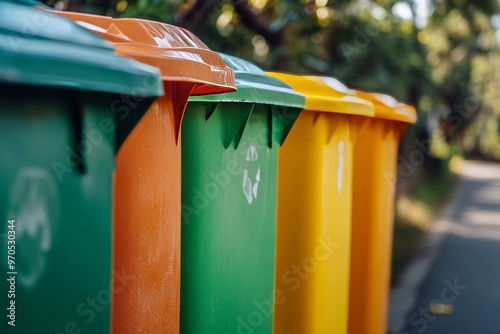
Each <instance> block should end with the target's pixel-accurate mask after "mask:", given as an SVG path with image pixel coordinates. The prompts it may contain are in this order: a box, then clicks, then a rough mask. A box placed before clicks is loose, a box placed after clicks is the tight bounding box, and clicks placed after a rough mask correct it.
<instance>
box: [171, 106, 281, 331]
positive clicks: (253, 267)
mask: <svg viewBox="0 0 500 334" xmlns="http://www.w3.org/2000/svg"><path fill="white" fill-rule="evenodd" d="M215 105H216V104H215V103H196V102H192V103H189V104H188V107H187V109H186V113H185V117H184V120H183V125H182V127H183V128H182V140H183V147H182V152H183V153H182V174H183V176H182V182H183V183H182V189H183V191H182V243H181V244H182V246H181V247H182V266H181V273H182V275H181V296H182V298H181V333H193V334H194V333H196V334H206V333H207V334H208V333H210V334H211V333H213V334H221V333H235V332H237V331H238V330H239V331H243V332H245V331H247V332H248V331H251V332H252V333H271V332H272V322H273V285H274V264H275V237H276V231H275V219H276V177H277V146H278V145H277V143H276V142H270V141H269V139H270V138H271V140H272V138H273V136H272V134H271V133H270V130H269V128H268V126H269V122H268V120H269V118H268V117H269V112H268V108H269V106H265V105H255V107H254V108H253V110H252V105H253V104H251V103H239V104H236V103H234V104H233V103H231V104H229V103H227V104H225V105H229V106H228V107H227V108H226V109H224V108H223V109H222V110H220V109H216V110H215V111H213V110H214V108H215V107H214V106H215ZM235 105H237V106H236V107H235ZM212 111H213V112H212ZM233 130H237V131H235V132H236V134H235V136H232V137H229V138H228V131H233ZM238 134H241V140H238ZM223 143H229V146H228V147H227V148H225V146H224V144H223ZM270 144H271V146H272V147H269V146H270Z"/></svg>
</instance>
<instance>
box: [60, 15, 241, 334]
mask: <svg viewBox="0 0 500 334" xmlns="http://www.w3.org/2000/svg"><path fill="white" fill-rule="evenodd" d="M61 15H65V16H67V17H70V18H72V19H73V20H75V21H76V22H80V23H82V24H83V25H84V26H85V27H86V28H87V29H90V30H92V31H94V32H96V33H97V34H99V35H101V36H102V37H104V38H106V39H108V40H110V41H112V42H113V43H114V45H115V48H116V51H117V53H119V54H121V55H126V56H129V57H132V58H134V59H136V60H139V61H141V62H144V63H147V64H150V65H154V66H157V67H158V68H159V69H160V71H161V76H162V80H163V82H164V90H165V96H164V97H162V98H160V99H158V100H157V101H156V102H155V104H154V105H153V106H152V107H151V109H150V110H149V111H148V112H147V113H146V115H145V116H144V118H143V119H142V120H141V122H140V123H139V124H138V126H137V127H136V129H135V130H134V131H133V132H132V133H131V135H130V136H129V138H128V139H127V140H126V142H125V143H124V145H123V147H122V148H121V149H120V151H119V152H118V154H117V157H116V175H115V192H114V194H115V209H114V264H113V268H114V270H115V271H117V272H121V271H124V272H126V273H127V274H128V275H129V276H130V278H129V280H128V284H127V286H124V287H123V288H122V289H121V291H118V290H117V293H115V294H114V295H113V298H114V299H113V304H112V313H113V318H112V321H113V326H112V329H113V333H119V334H122V333H133V334H136V333H172V334H174V333H175V334H177V333H178V332H179V318H180V315H179V310H180V287H179V284H180V261H181V260H180V240H181V236H180V232H181V226H180V224H181V145H180V142H179V131H180V124H181V120H182V118H183V114H184V108H185V106H186V103H187V100H188V97H189V96H190V95H200V94H209V93H221V92H230V91H234V90H235V87H234V85H235V83H234V72H233V70H231V69H230V68H229V67H227V66H226V64H225V63H224V61H223V60H222V58H221V56H219V55H218V54H217V53H215V52H212V51H210V50H209V49H208V48H207V47H206V45H205V44H203V42H201V41H200V40H199V39H198V38H197V37H196V36H194V35H193V34H191V33H190V32H189V31H186V30H184V29H182V28H178V27H175V26H171V25H167V24H163V23H158V22H151V21H145V20H137V19H112V18H110V17H104V16H95V15H83V14H78V13H67V12H64V13H61Z"/></svg>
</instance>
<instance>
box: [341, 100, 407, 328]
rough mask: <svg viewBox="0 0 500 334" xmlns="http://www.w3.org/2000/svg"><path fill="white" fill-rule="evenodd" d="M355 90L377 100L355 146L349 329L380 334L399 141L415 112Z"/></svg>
mask: <svg viewBox="0 0 500 334" xmlns="http://www.w3.org/2000/svg"><path fill="white" fill-rule="evenodd" d="M356 95H357V96H359V97H361V98H363V99H366V100H369V101H372V102H373V104H374V105H375V117H374V118H365V119H364V120H363V122H362V124H361V126H360V127H359V129H358V135H357V142H356V147H355V148H354V160H355V164H354V171H353V204H352V239H351V243H352V244H351V276H350V277H351V287H350V297H349V333H352V334H382V333H386V332H387V317H388V314H387V312H388V299H389V285H390V275H391V250H392V232H393V218H394V217H393V216H394V188H395V181H396V179H397V177H396V164H397V152H398V143H399V139H400V138H401V135H402V133H403V131H404V130H405V128H406V126H407V125H408V124H409V123H415V121H416V113H415V109H414V108H413V107H412V106H409V105H406V104H403V103H399V102H398V101H396V100H395V99H394V98H393V97H391V96H387V95H382V94H375V93H365V92H359V91H357V92H356Z"/></svg>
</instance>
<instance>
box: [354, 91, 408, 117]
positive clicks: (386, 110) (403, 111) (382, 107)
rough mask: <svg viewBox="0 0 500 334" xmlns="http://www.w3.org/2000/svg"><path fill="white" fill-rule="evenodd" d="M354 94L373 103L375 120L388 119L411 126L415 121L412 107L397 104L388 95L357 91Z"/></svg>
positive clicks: (396, 101)
mask: <svg viewBox="0 0 500 334" xmlns="http://www.w3.org/2000/svg"><path fill="white" fill-rule="evenodd" d="M355 94H356V96H358V97H360V98H362V99H364V100H368V101H370V102H372V103H373V105H374V106H375V115H374V117H375V118H382V119H389V120H393V121H399V122H405V123H412V124H413V123H415V122H416V121H417V113H416V111H415V108H414V107H413V106H411V105H409V104H405V103H402V102H399V101H398V100H396V99H395V98H393V97H392V96H390V95H386V94H380V93H368V92H363V91H359V90H356V91H355Z"/></svg>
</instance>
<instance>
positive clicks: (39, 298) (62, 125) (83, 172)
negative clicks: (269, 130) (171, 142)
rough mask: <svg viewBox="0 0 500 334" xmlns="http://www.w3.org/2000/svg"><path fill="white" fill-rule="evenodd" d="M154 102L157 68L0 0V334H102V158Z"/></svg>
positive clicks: (106, 173) (63, 22) (106, 320)
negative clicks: (131, 58)
mask: <svg viewBox="0 0 500 334" xmlns="http://www.w3.org/2000/svg"><path fill="white" fill-rule="evenodd" d="M161 94H162V86H161V81H160V78H159V73H158V72H157V69H155V68H153V67H149V66H147V65H143V64H140V63H138V62H135V61H133V60H130V59H125V58H121V57H118V56H116V55H115V53H114V49H113V48H112V47H111V45H110V44H109V43H108V42H106V41H104V40H103V39H101V38H99V37H97V36H96V35H94V34H92V33H90V32H88V31H86V30H84V29H83V28H81V27H79V26H78V25H76V24H74V23H73V22H72V21H70V20H68V19H65V18H61V17H59V16H55V15H53V14H50V13H48V12H46V11H44V10H41V9H38V8H37V7H34V5H33V4H31V3H29V2H28V1H23V2H15V1H6V0H0V157H1V163H0V190H1V191H0V219H1V221H0V227H1V232H0V233H1V235H2V238H1V241H0V242H1V245H0V246H1V247H0V249H1V260H0V263H1V264H2V266H1V267H2V279H1V280H0V282H1V283H0V289H1V291H2V298H1V299H0V300H1V308H2V310H3V313H2V323H1V325H0V333H22V334H28V333H30V334H31V333H44V334H48V333H52V334H59V333H65V334H67V333H95V334H101V333H109V330H110V328H109V327H110V325H109V324H110V301H111V292H110V289H111V286H113V288H114V289H118V288H119V287H120V286H123V285H124V284H127V279H128V278H129V276H128V275H127V273H124V272H116V273H113V274H112V273H111V208H112V206H111V201H112V199H111V197H112V174H113V168H114V155H115V153H116V151H117V149H118V146H119V144H120V143H121V142H122V141H123V140H124V139H125V138H126V136H127V133H128V132H129V131H130V130H131V129H132V128H133V125H134V123H135V122H136V121H137V120H138V118H140V116H141V115H142V114H143V113H144V112H146V110H147V108H148V107H149V105H150V104H151V103H152V102H153V101H154V99H155V97H157V96H159V95H161ZM6 315H7V317H6Z"/></svg>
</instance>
